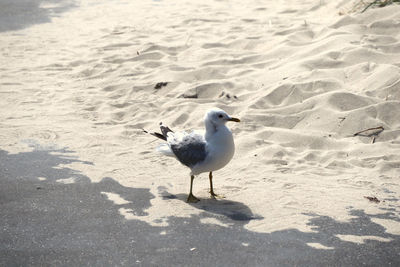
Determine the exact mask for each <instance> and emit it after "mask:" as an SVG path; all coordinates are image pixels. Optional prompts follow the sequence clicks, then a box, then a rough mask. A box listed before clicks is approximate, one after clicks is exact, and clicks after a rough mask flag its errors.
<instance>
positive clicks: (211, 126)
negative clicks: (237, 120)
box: [205, 120, 226, 140]
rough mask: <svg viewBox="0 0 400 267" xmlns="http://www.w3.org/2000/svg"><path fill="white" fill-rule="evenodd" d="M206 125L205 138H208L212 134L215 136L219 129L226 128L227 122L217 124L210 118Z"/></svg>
mask: <svg viewBox="0 0 400 267" xmlns="http://www.w3.org/2000/svg"><path fill="white" fill-rule="evenodd" d="M205 126H206V134H205V139H206V140H208V139H209V138H210V137H211V136H213V135H214V134H215V133H216V132H217V131H218V130H219V129H222V128H226V126H225V124H219V125H217V124H215V123H213V122H212V121H210V120H206V121H205Z"/></svg>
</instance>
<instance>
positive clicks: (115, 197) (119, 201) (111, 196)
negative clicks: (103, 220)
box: [101, 192, 131, 205]
mask: <svg viewBox="0 0 400 267" xmlns="http://www.w3.org/2000/svg"><path fill="white" fill-rule="evenodd" d="M101 193H102V194H103V195H106V196H107V198H108V199H109V200H111V201H112V202H114V204H116V205H124V204H129V203H131V202H130V201H127V200H125V199H123V198H122V197H121V196H120V195H118V194H115V193H111V192H101Z"/></svg>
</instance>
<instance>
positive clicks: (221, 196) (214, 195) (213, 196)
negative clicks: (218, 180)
mask: <svg viewBox="0 0 400 267" xmlns="http://www.w3.org/2000/svg"><path fill="white" fill-rule="evenodd" d="M210 194H211V197H212V198H214V199H215V198H225V196H224V195H217V194H215V193H214V192H210Z"/></svg>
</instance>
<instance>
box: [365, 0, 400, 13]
mask: <svg viewBox="0 0 400 267" xmlns="http://www.w3.org/2000/svg"><path fill="white" fill-rule="evenodd" d="M396 2H397V3H398V2H400V0H383V1H382V0H375V1H373V2H371V3H369V4H368V5H367V6H366V7H365V8H364V9H363V11H361V13H364V12H365V11H366V10H367V9H368V8H370V7H371V6H373V5H378V6H379V7H384V6H387V5H390V4H393V3H396Z"/></svg>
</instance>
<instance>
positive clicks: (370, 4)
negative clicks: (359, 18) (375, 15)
mask: <svg viewBox="0 0 400 267" xmlns="http://www.w3.org/2000/svg"><path fill="white" fill-rule="evenodd" d="M378 1H379V0H375V1H374V2H371V3H369V4H368V5H367V6H366V7H365V8H364V9H363V11H361V13H364V12H365V11H366V10H367V9H368V8H370V7H371V6H372V5H374V4H376V3H378Z"/></svg>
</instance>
